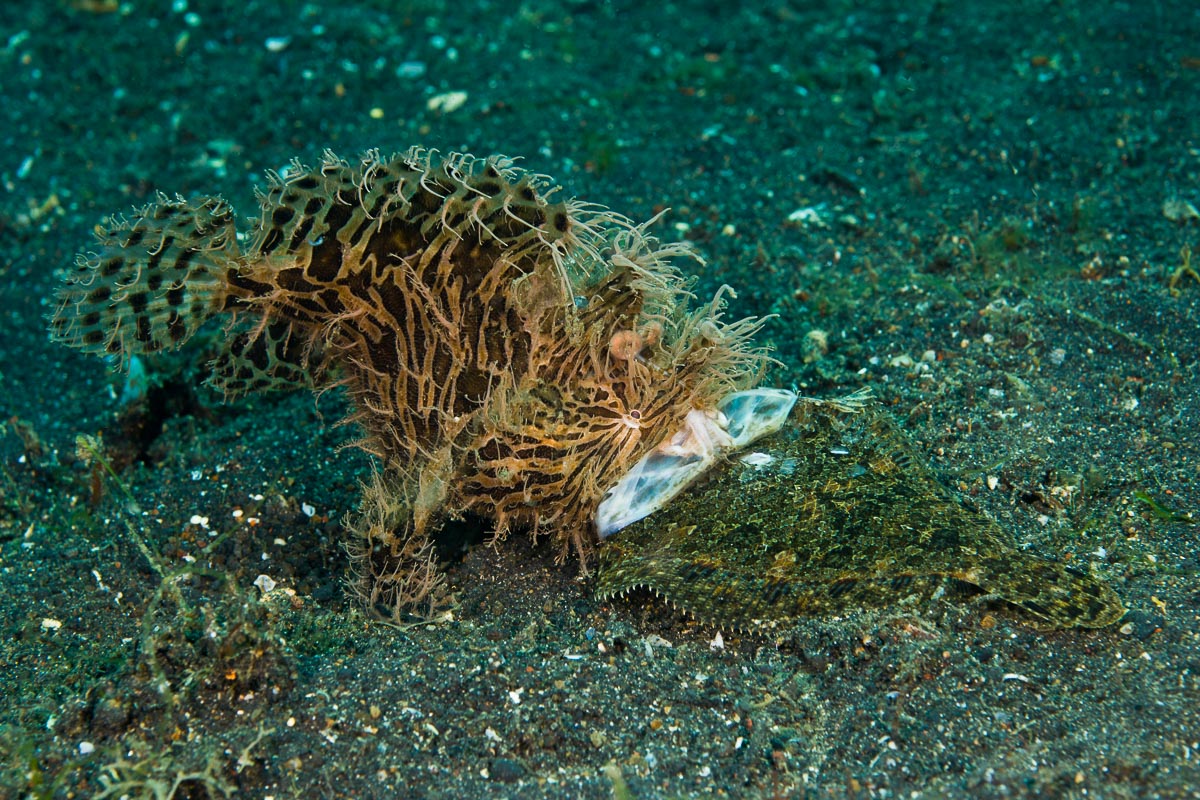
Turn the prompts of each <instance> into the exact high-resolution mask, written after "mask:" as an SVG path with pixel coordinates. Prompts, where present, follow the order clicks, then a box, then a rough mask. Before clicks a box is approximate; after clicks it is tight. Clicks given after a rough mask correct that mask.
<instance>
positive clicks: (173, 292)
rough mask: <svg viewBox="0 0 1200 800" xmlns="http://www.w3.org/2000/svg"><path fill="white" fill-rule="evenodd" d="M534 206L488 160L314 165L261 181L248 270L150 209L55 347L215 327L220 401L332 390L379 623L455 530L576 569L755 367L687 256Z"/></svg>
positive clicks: (89, 264)
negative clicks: (561, 557) (631, 469)
mask: <svg viewBox="0 0 1200 800" xmlns="http://www.w3.org/2000/svg"><path fill="white" fill-rule="evenodd" d="M546 188H547V182H546V180H545V179H543V178H542V177H540V176H537V175H534V174H531V173H528V172H525V171H522V170H519V169H517V168H516V167H514V166H513V165H512V162H511V161H510V160H508V159H505V158H501V157H491V158H487V159H477V158H474V157H472V156H468V155H459V154H454V155H449V156H446V157H441V156H439V155H437V154H436V153H431V152H428V151H424V150H420V149H415V148H414V149H413V150H410V151H408V152H407V153H404V154H402V155H399V156H393V157H391V158H387V159H384V158H381V157H380V156H379V154H378V153H374V152H371V153H368V154H366V156H365V157H364V158H363V159H362V160H361V162H359V163H357V164H350V163H347V162H345V161H343V160H341V159H339V158H337V157H335V156H333V155H332V154H326V157H325V159H324V161H323V163H322V164H321V165H320V166H318V167H316V168H315V169H309V168H306V167H303V166H302V165H300V164H299V163H297V164H295V165H293V168H292V169H291V170H290V171H289V172H288V174H287V175H286V177H280V176H272V177H271V181H270V185H269V186H268V188H267V190H266V192H265V193H264V194H262V196H261V197H260V203H261V213H260V216H259V218H258V220H257V221H255V222H253V223H251V230H250V232H249V236H248V239H247V241H248V244H247V246H246V247H245V249H242V247H241V246H240V245H239V242H238V238H237V236H236V233H235V218H234V214H233V211H232V209H231V208H230V207H229V206H228V205H227V204H226V203H225V202H223V201H222V200H219V199H213V198H201V199H198V200H191V201H189V200H184V199H182V198H177V199H169V198H165V197H160V198H159V200H158V201H157V202H155V203H152V204H150V205H149V206H147V207H145V208H143V209H141V210H139V211H137V212H136V213H135V214H134V215H133V216H132V217H131V218H130V219H128V220H126V219H112V220H108V221H107V222H106V223H105V226H104V228H103V230H102V231H101V233H100V236H99V238H100V243H99V246H98V248H97V250H96V251H95V252H93V253H89V254H87V255H85V256H83V257H81V258H80V260H79V264H78V267H77V270H76V272H75V273H74V274H73V275H72V276H71V277H70V279H69V280H68V283H67V285H66V286H65V288H63V289H62V291H61V292H60V298H59V307H58V312H57V314H56V315H55V317H54V319H53V321H52V331H53V334H54V335H55V336H56V338H57V339H59V340H60V341H62V342H64V343H66V344H69V345H72V346H75V347H79V348H81V349H83V350H86V351H89V352H94V353H109V354H116V355H120V356H122V357H126V358H127V357H129V356H130V355H133V354H139V353H153V352H156V351H159V350H163V349H166V348H171V347H176V346H178V345H180V344H182V343H183V342H185V341H186V340H187V339H188V338H189V337H191V336H192V335H193V334H194V333H195V332H196V330H197V329H198V328H199V327H200V325H202V324H203V323H204V322H205V321H206V320H207V319H209V318H210V317H213V316H215V315H225V316H227V317H228V318H229V321H228V322H227V325H228V328H227V330H228V339H227V342H226V348H225V352H224V353H223V354H222V355H221V357H220V358H218V359H217V361H216V363H215V364H214V365H213V375H212V378H211V380H210V383H211V384H212V385H214V386H216V387H217V388H219V389H222V390H224V391H225V392H226V393H227V394H230V395H236V394H241V393H243V392H247V391H251V390H261V389H272V388H291V387H295V386H309V387H311V388H314V389H317V390H319V391H320V390H325V389H328V388H330V387H334V386H340V387H343V388H344V389H345V391H346V392H347V394H348V395H349V397H350V399H351V401H352V403H353V405H354V409H355V411H354V413H353V414H352V416H351V417H350V418H349V420H348V421H349V422H353V423H356V424H357V425H359V426H361V428H362V429H363V430H364V431H365V436H364V437H363V439H362V440H361V442H360V444H361V446H362V447H363V448H365V449H366V450H368V451H370V452H371V453H374V454H375V455H377V456H378V457H379V458H380V459H381V461H382V462H383V464H384V470H383V473H382V474H381V475H379V476H377V477H376V479H375V481H374V483H373V484H372V485H371V486H368V487H366V491H365V493H364V506H363V509H362V511H361V513H360V515H359V517H358V518H357V520H356V521H355V522H354V523H352V527H353V528H354V529H355V530H356V532H357V534H358V536H357V538H356V540H355V542H354V547H353V557H354V562H355V569H357V570H358V571H359V573H360V574H361V576H362V580H361V581H360V587H361V589H362V592H363V596H364V600H366V601H367V602H369V603H370V604H372V605H377V604H381V603H382V604H389V605H394V606H404V605H415V604H419V603H421V602H422V601H424V600H426V599H427V598H428V597H429V596H430V595H431V593H435V592H436V590H437V589H438V586H439V584H440V575H439V573H438V571H437V568H436V564H435V563H434V561H433V549H432V547H431V546H430V540H429V537H430V535H431V534H433V533H434V532H436V530H437V529H438V527H439V526H440V525H441V524H442V522H443V521H444V520H446V519H448V518H453V517H456V516H460V515H462V514H464V513H468V512H470V513H474V514H477V515H480V516H483V517H485V518H488V519H490V520H492V522H493V523H494V524H495V526H496V531H497V533H496V536H497V537H498V538H503V537H504V536H505V535H506V534H507V533H508V531H509V530H510V529H514V528H521V529H529V530H532V531H534V532H535V533H548V534H550V535H552V536H553V537H554V538H555V539H557V540H558V541H559V542H560V544H561V546H562V552H563V553H564V554H565V553H566V552H567V551H568V550H569V549H571V548H572V547H573V549H574V550H575V551H576V552H577V553H579V554H580V556H581V557H584V558H586V557H587V556H588V555H589V554H590V553H591V552H592V551H593V549H594V535H593V534H592V532H591V530H590V527H589V526H590V514H591V513H592V512H593V510H594V509H595V507H596V504H597V502H598V499H599V497H600V496H601V494H602V493H603V492H604V490H605V489H606V488H607V487H608V486H611V485H612V484H613V483H615V482H616V480H617V479H618V478H619V476H620V475H621V473H622V472H623V471H624V470H625V469H627V468H628V466H629V465H630V464H632V463H633V462H634V461H636V460H637V459H638V458H640V457H641V456H642V455H643V454H644V453H645V452H646V451H647V450H648V449H650V448H651V447H653V446H654V445H656V444H657V443H658V442H659V441H661V440H662V439H663V438H664V437H665V436H666V435H667V434H668V433H669V432H670V431H671V430H673V429H674V428H675V427H676V426H677V424H678V420H680V419H682V418H683V417H684V416H686V414H687V412H688V411H690V410H691V409H692V408H697V407H698V408H705V407H711V406H712V405H713V404H714V403H715V402H716V400H717V399H718V398H720V397H721V396H723V395H725V394H727V393H729V392H731V391H735V390H737V389H741V388H745V387H746V386H749V385H750V384H752V383H753V382H755V381H756V380H757V379H758V378H759V376H760V374H761V372H762V369H763V367H764V365H765V363H766V356H765V353H764V351H763V350H762V349H761V348H757V347H755V346H753V345H752V343H751V335H752V334H753V333H754V332H755V331H756V330H757V328H758V325H759V323H758V322H756V321H755V320H751V319H748V320H741V321H737V322H733V323H731V324H726V323H724V322H723V321H722V320H721V315H720V306H721V300H720V296H719V295H718V297H717V298H714V299H713V301H712V302H711V303H710V304H709V305H707V306H704V307H701V308H700V309H698V310H695V311H690V312H689V311H688V310H687V308H686V297H687V296H688V295H687V293H686V291H685V286H684V282H683V279H682V277H681V276H680V273H679V272H678V271H677V269H676V268H675V267H674V266H673V265H672V264H671V263H670V259H672V258H674V257H677V256H685V257H694V256H692V254H691V251H690V250H689V249H688V248H686V247H684V246H681V245H662V244H660V243H659V242H658V241H657V240H656V239H655V238H654V237H652V236H651V235H649V234H648V233H647V232H646V230H645V226H638V225H634V224H632V223H631V222H629V221H628V220H627V219H625V218H624V217H621V216H619V215H617V214H614V213H611V212H608V211H606V210H603V209H599V208H595V207H591V206H587V205H585V204H582V203H578V202H573V201H566V202H552V201H551V200H550V199H548V198H549V195H550V194H551V192H548V191H546Z"/></svg>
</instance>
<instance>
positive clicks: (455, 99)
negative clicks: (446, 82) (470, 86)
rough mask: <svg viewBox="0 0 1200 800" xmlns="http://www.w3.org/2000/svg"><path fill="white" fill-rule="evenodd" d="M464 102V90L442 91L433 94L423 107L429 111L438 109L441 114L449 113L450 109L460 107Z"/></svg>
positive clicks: (465, 97)
mask: <svg viewBox="0 0 1200 800" xmlns="http://www.w3.org/2000/svg"><path fill="white" fill-rule="evenodd" d="M466 102H467V93H466V92H443V93H442V94H435V95H434V96H433V97H431V98H429V99H428V100H426V101H425V108H427V109H429V110H430V111H440V112H442V113H443V114H449V113H450V112H452V111H457V110H458V109H460V108H462V106H463V104H464V103H466Z"/></svg>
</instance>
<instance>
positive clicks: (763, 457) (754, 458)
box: [741, 452, 775, 467]
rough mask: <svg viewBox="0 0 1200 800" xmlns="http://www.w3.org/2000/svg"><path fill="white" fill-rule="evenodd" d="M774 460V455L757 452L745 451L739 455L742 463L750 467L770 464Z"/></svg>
mask: <svg viewBox="0 0 1200 800" xmlns="http://www.w3.org/2000/svg"><path fill="white" fill-rule="evenodd" d="M774 460H775V457H774V456H772V455H768V454H767V453H759V452H754V453H746V455H744V456H742V457H741V462H742V463H743V464H749V465H750V466H752V467H761V466H764V465H766V464H770V463H771V462H772V461H774Z"/></svg>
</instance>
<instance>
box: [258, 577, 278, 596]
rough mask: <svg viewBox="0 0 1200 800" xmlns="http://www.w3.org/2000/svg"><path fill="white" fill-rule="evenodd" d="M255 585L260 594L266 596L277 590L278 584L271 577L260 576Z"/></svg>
mask: <svg viewBox="0 0 1200 800" xmlns="http://www.w3.org/2000/svg"><path fill="white" fill-rule="evenodd" d="M254 585H255V586H257V587H258V590H259V591H260V592H262V593H263V594H266V593H267V592H269V591H271V590H272V589H274V588H275V586H276V583H275V579H274V578H272V577H271V576H270V575H259V576H258V577H257V578H255V579H254Z"/></svg>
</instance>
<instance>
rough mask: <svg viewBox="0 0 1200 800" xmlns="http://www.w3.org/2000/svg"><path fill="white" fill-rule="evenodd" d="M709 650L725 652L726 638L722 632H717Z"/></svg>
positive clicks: (709, 645)
mask: <svg viewBox="0 0 1200 800" xmlns="http://www.w3.org/2000/svg"><path fill="white" fill-rule="evenodd" d="M708 649H709V650H724V649H725V637H724V636H722V635H721V632H720V631H717V635H716V636H714V637H713V639H712V641H711V642H709V643H708Z"/></svg>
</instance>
